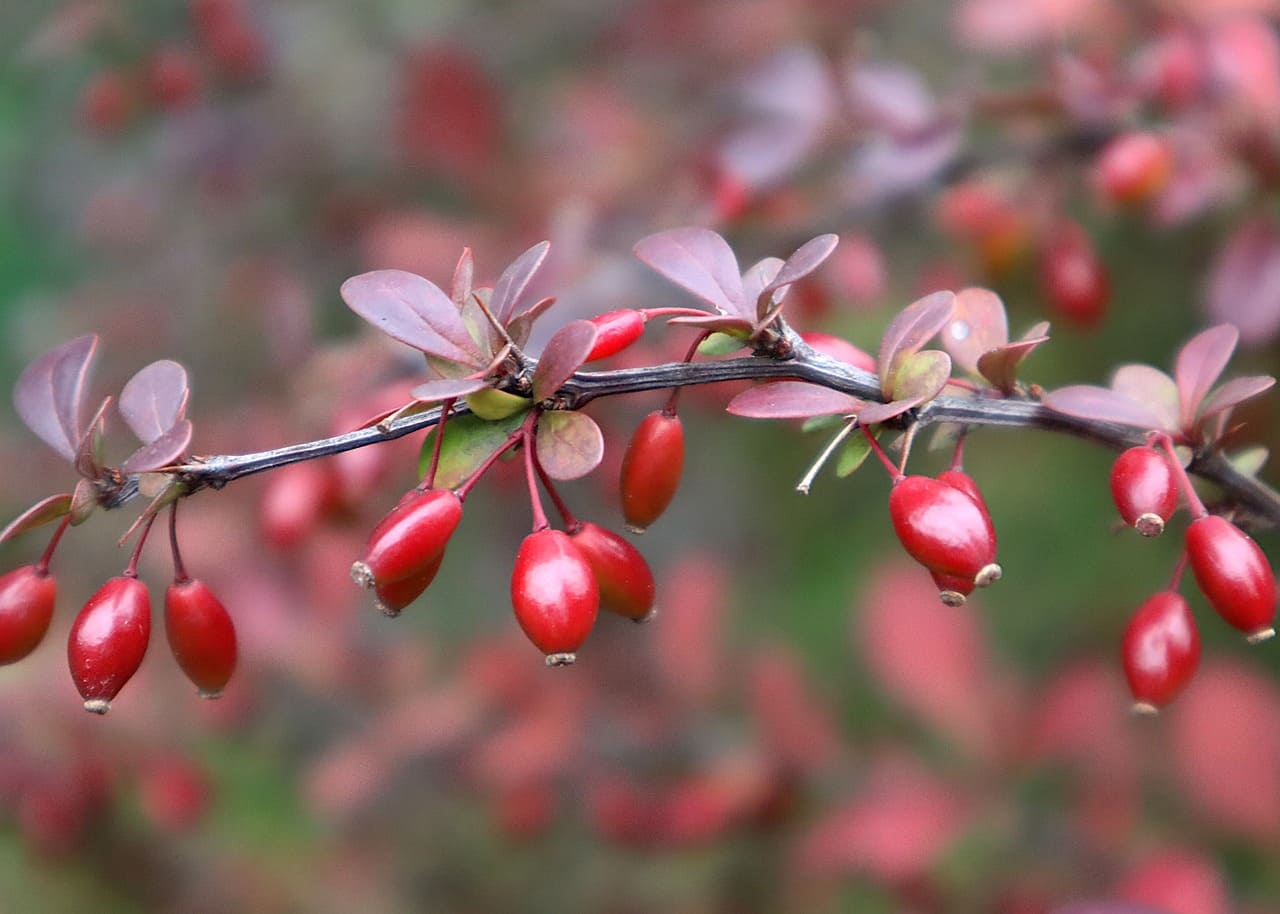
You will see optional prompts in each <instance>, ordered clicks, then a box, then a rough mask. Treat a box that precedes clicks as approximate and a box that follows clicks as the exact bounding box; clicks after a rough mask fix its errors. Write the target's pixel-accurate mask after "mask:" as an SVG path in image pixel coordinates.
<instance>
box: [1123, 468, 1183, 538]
mask: <svg viewBox="0 0 1280 914" xmlns="http://www.w3.org/2000/svg"><path fill="white" fill-rule="evenodd" d="M1111 497H1112V498H1114V499H1115V502H1116V507H1117V508H1118V509H1119V510H1120V516H1121V517H1122V518H1124V522H1125V523H1126V524H1128V525H1129V526H1130V527H1133V528H1134V529H1135V530H1137V531H1138V532H1139V533H1141V534H1142V535H1143V536H1158V535H1159V534H1160V533H1161V532H1162V531H1163V530H1164V525H1165V522H1166V521H1168V520H1169V518H1170V517H1172V516H1173V512H1174V511H1175V510H1177V507H1178V481H1177V479H1176V478H1175V477H1174V475H1173V470H1171V469H1170V468H1169V461H1168V459H1167V458H1166V457H1165V455H1164V454H1162V453H1161V452H1160V451H1157V450H1156V449H1155V448H1151V447H1141V446H1140V447H1131V448H1129V449H1128V450H1127V451H1124V452H1123V453H1121V454H1120V456H1119V457H1117V458H1116V462H1115V463H1114V464H1112V465H1111Z"/></svg>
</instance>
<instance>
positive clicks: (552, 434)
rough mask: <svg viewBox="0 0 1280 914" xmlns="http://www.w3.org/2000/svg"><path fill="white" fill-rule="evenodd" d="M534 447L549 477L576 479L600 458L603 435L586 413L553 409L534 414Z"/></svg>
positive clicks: (602, 457) (602, 454)
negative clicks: (535, 436)
mask: <svg viewBox="0 0 1280 914" xmlns="http://www.w3.org/2000/svg"><path fill="white" fill-rule="evenodd" d="M537 448H538V463H540V464H541V465H542V468H543V469H544V470H546V471H547V475H548V476H550V477H551V478H552V479H561V480H564V479H580V478H581V477H583V476H586V475H587V474H588V473H590V472H591V471H592V470H594V469H595V468H596V467H598V466H599V465H600V461H601V460H603V459H604V435H602V434H601V433H600V426H598V425H596V423H595V420H594V419H592V418H591V417H590V416H588V415H587V414H586V413H579V412H568V411H565V410H553V411H551V412H546V413H543V414H542V415H541V416H539V417H538V435H537Z"/></svg>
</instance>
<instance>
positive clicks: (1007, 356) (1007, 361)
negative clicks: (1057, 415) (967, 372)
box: [978, 324, 1049, 394]
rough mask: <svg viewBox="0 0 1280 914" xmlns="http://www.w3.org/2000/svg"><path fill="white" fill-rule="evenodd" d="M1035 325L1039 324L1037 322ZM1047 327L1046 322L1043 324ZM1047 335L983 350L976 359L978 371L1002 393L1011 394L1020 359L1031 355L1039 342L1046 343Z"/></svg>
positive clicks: (1015, 381)
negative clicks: (987, 350)
mask: <svg viewBox="0 0 1280 914" xmlns="http://www.w3.org/2000/svg"><path fill="white" fill-rule="evenodd" d="M1037 326H1041V325H1040V324H1037ZM1043 326H1045V327H1048V324H1043ZM1048 341H1049V338H1048V337H1047V336H1038V337H1032V338H1030V339H1021V340H1018V342H1016V343H1006V344H1005V345H1003V346H997V347H996V348H995V349H992V350H991V351H989V352H984V353H983V354H982V356H981V357H980V358H979V359H978V373H979V374H981V375H982V376H983V377H984V378H986V379H987V380H988V381H990V382H991V385H992V386H993V387H995V388H996V390H999V391H1000V392H1002V393H1004V394H1012V393H1013V391H1014V387H1015V385H1016V384H1017V382H1018V366H1019V365H1021V364H1022V360H1023V359H1025V358H1026V357H1027V356H1029V355H1031V353H1032V352H1034V351H1035V350H1036V349H1037V347H1039V346H1040V344H1041V343H1047V342H1048Z"/></svg>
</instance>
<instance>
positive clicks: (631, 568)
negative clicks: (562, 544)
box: [569, 521, 654, 622]
mask: <svg viewBox="0 0 1280 914" xmlns="http://www.w3.org/2000/svg"><path fill="white" fill-rule="evenodd" d="M569 538H570V539H571V540H573V544H574V545H575V546H577V547H578V551H579V552H581V553H582V556H583V558H585V559H586V560H587V564H589V565H590V566H591V570H592V572H594V573H595V576H596V584H598V585H599V587H600V608H601V609H607V610H609V611H610V612H615V613H618V614H619V615H622V616H626V617H627V618H628V619H634V620H635V621H637V622H643V621H644V620H646V619H647V618H649V615H650V614H651V613H652V612H653V596H654V585H653V572H652V571H650V570H649V563H648V562H646V561H645V560H644V556H643V555H641V554H640V550H638V549H636V547H635V546H632V545H631V544H630V543H628V542H627V541H626V540H624V539H623V538H622V537H620V536H618V534H616V533H614V532H613V531H611V530H606V529H604V528H603V527H600V526H598V525H596V524H593V523H591V522H589V521H586V522H583V523H581V524H579V525H578V527H577V529H576V530H574V531H573V532H572V533H570V534H569Z"/></svg>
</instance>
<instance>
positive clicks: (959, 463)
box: [947, 434, 966, 473]
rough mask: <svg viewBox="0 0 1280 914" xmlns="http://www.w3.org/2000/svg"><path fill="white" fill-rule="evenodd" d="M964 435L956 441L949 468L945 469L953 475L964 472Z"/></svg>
mask: <svg viewBox="0 0 1280 914" xmlns="http://www.w3.org/2000/svg"><path fill="white" fill-rule="evenodd" d="M965 437H966V436H965V435H963V434H962V435H961V436H960V437H959V438H957V439H956V449H955V451H953V452H952V454H951V466H949V467H947V469H948V470H950V471H951V472H953V473H963V472H964V441H965Z"/></svg>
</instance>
